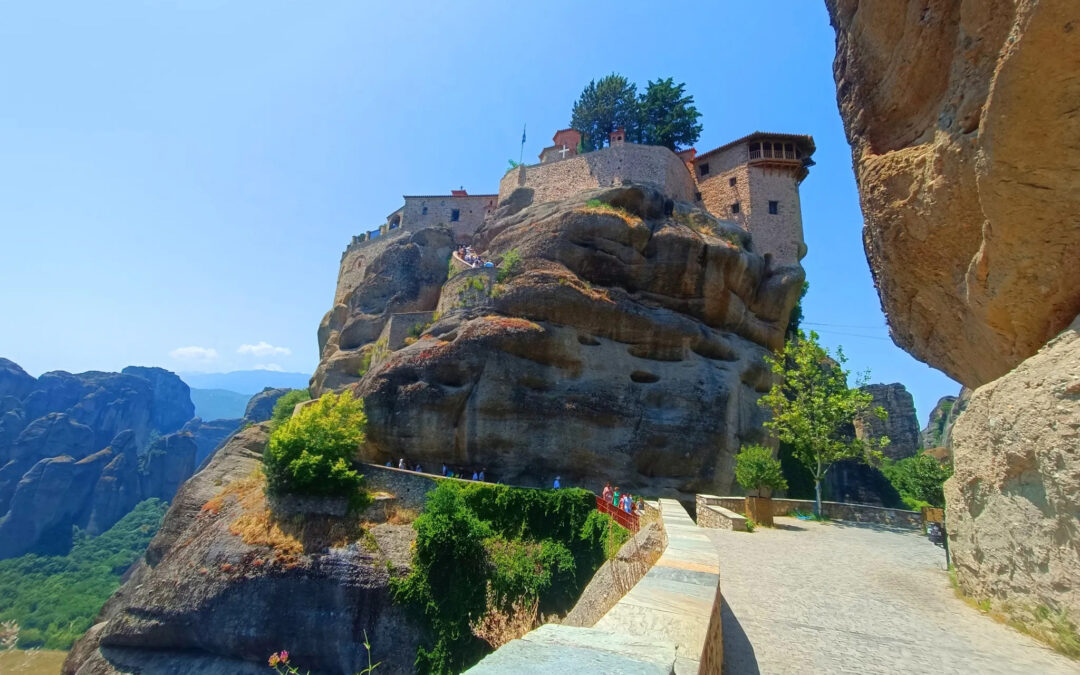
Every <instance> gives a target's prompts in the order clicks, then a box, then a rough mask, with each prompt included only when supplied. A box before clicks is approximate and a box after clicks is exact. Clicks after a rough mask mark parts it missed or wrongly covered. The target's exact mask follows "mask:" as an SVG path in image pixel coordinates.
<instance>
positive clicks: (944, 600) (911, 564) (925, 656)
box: [705, 518, 1080, 675]
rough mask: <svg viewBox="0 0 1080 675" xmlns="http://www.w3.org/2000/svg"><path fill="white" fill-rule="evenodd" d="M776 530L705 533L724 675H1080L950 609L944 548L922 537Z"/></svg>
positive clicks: (1031, 645)
mask: <svg viewBox="0 0 1080 675" xmlns="http://www.w3.org/2000/svg"><path fill="white" fill-rule="evenodd" d="M776 524H777V525H778V528H777V529H771V530H770V529H765V528H760V529H758V530H757V531H755V532H753V533H745V532H729V531H724V530H705V531H706V532H708V533H709V536H710V537H711V538H712V539H713V541H715V542H716V544H717V547H718V549H719V552H720V587H721V589H722V591H723V594H724V600H725V602H726V603H727V607H726V608H725V609H726V613H725V615H724V672H725V673H726V674H730V675H746V674H748V673H770V674H771V673H928V674H929V673H933V674H934V675H939V674H943V673H963V674H965V675H966V674H968V673H1010V674H1011V673H1040V674H1050V673H1072V674H1073V675H1075V674H1077V673H1080V662H1076V661H1072V660H1070V659H1068V658H1066V657H1064V656H1062V655H1060V654H1057V653H1056V652H1054V651H1052V650H1050V649H1049V648H1047V647H1045V646H1043V645H1042V644H1040V643H1039V642H1037V641H1035V640H1034V639H1032V638H1029V637H1028V636H1026V635H1023V634H1022V633H1019V632H1017V631H1015V630H1013V629H1011V628H1009V627H1007V626H1004V625H1002V624H999V623H997V622H995V621H994V620H993V619H991V618H990V617H988V616H986V615H984V614H982V613H980V612H979V611H978V610H977V609H975V608H973V607H971V606H969V605H968V604H966V603H965V602H963V601H962V600H960V599H959V598H957V597H956V596H955V595H954V593H953V590H952V587H951V585H950V584H949V578H948V575H947V573H946V572H945V555H944V553H943V551H942V549H940V548H938V547H936V546H934V545H933V544H931V543H930V542H929V541H927V540H926V538H925V537H923V536H921V535H920V534H917V533H914V532H911V531H910V530H893V529H888V528H881V527H873V526H862V525H855V524H844V523H840V522H832V523H814V522H805V521H800V520H796V519H794V518H777V519H776Z"/></svg>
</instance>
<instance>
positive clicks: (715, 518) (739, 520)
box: [697, 504, 746, 532]
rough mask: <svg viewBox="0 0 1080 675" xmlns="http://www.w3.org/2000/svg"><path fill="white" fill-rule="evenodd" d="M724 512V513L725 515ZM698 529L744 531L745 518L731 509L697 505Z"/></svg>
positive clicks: (711, 505)
mask: <svg viewBox="0 0 1080 675" xmlns="http://www.w3.org/2000/svg"><path fill="white" fill-rule="evenodd" d="M725 511H726V513H725ZM697 524H698V527H708V528H711V529H714V530H734V531H739V532H745V531H746V517H745V516H743V515H740V513H739V512H738V511H735V510H733V509H730V508H727V507H723V506H716V505H713V504H699V505H698V508H697Z"/></svg>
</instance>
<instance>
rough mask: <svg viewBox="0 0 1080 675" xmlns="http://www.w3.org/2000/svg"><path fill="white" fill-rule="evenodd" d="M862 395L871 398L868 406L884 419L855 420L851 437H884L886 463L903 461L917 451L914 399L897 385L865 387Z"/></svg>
mask: <svg viewBox="0 0 1080 675" xmlns="http://www.w3.org/2000/svg"><path fill="white" fill-rule="evenodd" d="M863 390H864V391H867V392H869V393H870V395H871V396H873V397H874V400H873V402H872V403H871V404H870V405H872V406H873V407H874V408H877V407H881V408H883V409H884V410H885V413H886V415H887V417H886V418H885V419H881V418H880V417H877V416H876V415H872V414H871V415H864V416H863V417H861V418H859V419H857V420H855V434H856V435H857V436H858V437H859V438H867V437H869V438H881V437H882V436H887V437H888V438H889V444H888V445H887V446H885V449H884V454H885V456H886V457H888V458H889V459H904V458H905V457H911V456H912V455H914V454H915V453H916V452H918V451H919V420H918V418H917V417H916V415H915V399H913V398H912V397H911V393H910V392H909V391H908V390H907V388H906V387H905V386H904V385H902V384H900V383H899V382H893V383H892V384H868V385H866V386H865V387H863Z"/></svg>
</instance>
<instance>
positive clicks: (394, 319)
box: [379, 311, 435, 351]
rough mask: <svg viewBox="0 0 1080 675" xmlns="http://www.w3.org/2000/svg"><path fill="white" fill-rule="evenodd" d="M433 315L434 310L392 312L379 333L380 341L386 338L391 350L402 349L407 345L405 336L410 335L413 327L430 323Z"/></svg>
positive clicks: (386, 343)
mask: <svg viewBox="0 0 1080 675" xmlns="http://www.w3.org/2000/svg"><path fill="white" fill-rule="evenodd" d="M433 316H435V312H433V311H427V312H403V313H400V314H391V315H390V319H389V320H388V321H387V322H386V325H385V326H383V329H382V333H380V334H379V342H382V341H384V340H385V342H384V344H385V345H386V346H387V348H388V349H390V350H391V351H393V350H395V349H401V348H402V347H404V346H405V338H407V337H409V334H410V333H411V332H412V330H413V328H415V327H417V326H423V325H424V324H427V323H430V322H431V318H432V317H433ZM417 337H419V336H417Z"/></svg>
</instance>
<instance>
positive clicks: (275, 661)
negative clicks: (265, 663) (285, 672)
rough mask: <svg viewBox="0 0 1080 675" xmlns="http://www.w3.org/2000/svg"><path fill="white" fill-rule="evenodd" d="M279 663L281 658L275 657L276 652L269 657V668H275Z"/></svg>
mask: <svg viewBox="0 0 1080 675" xmlns="http://www.w3.org/2000/svg"><path fill="white" fill-rule="evenodd" d="M280 661H281V657H280V656H278V655H277V652H274V653H273V654H271V655H270V662H269V663H270V667H271V668H273V667H275V666H277V664H278V663H279V662H280Z"/></svg>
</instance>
